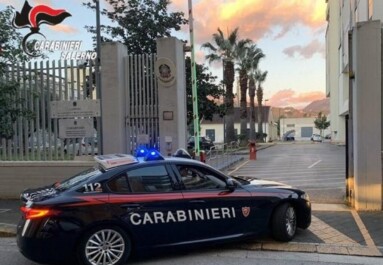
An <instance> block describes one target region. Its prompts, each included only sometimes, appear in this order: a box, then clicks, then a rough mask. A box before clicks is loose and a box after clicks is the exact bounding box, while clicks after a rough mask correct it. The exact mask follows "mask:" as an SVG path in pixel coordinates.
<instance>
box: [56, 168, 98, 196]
mask: <svg viewBox="0 0 383 265" xmlns="http://www.w3.org/2000/svg"><path fill="white" fill-rule="evenodd" d="M100 174H102V172H101V171H100V170H99V169H98V168H96V167H94V168H90V169H87V170H85V171H83V172H81V173H79V174H77V175H75V176H73V177H71V178H69V179H67V180H65V181H63V182H61V183H56V184H55V188H56V190H59V191H64V190H68V189H71V188H73V187H75V186H77V185H78V184H80V183H83V182H85V181H87V180H89V179H91V178H93V177H96V176H99V175H100Z"/></svg>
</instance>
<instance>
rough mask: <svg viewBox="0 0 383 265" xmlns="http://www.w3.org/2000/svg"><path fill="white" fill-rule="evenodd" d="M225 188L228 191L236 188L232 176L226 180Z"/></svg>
mask: <svg viewBox="0 0 383 265" xmlns="http://www.w3.org/2000/svg"><path fill="white" fill-rule="evenodd" d="M226 188H227V189H228V190H229V191H235V189H236V188H237V183H235V182H234V180H233V179H232V178H229V179H227V180H226Z"/></svg>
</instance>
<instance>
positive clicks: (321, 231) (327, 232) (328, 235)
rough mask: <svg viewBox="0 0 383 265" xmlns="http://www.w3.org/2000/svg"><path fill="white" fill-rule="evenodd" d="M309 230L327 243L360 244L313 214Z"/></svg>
mask: <svg viewBox="0 0 383 265" xmlns="http://www.w3.org/2000/svg"><path fill="white" fill-rule="evenodd" d="M311 218H312V219H311V220H312V223H311V225H310V228H309V230H310V231H311V232H312V233H313V234H315V235H316V236H317V237H318V238H320V239H321V240H322V241H323V242H325V243H327V244H342V245H344V244H347V245H360V244H358V243H357V242H356V241H355V240H353V239H351V238H349V237H348V236H346V235H345V234H343V233H341V232H339V231H338V230H336V229H335V228H333V227H331V226H329V225H328V224H326V223H325V222H323V221H322V220H320V219H319V218H317V217H315V216H314V215H312V216H311Z"/></svg>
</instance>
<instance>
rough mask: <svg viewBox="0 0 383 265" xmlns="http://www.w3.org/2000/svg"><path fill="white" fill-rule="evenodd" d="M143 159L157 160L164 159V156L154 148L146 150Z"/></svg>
mask: <svg viewBox="0 0 383 265" xmlns="http://www.w3.org/2000/svg"><path fill="white" fill-rule="evenodd" d="M144 160H145V161H157V160H165V158H164V157H163V156H162V155H161V153H160V152H158V151H157V150H155V149H152V150H150V151H148V153H147V154H146V156H145V159H144Z"/></svg>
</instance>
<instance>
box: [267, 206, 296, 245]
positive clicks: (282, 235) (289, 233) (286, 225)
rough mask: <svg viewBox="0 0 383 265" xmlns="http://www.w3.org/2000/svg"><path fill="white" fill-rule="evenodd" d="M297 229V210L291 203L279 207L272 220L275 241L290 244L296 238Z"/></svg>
mask: <svg viewBox="0 0 383 265" xmlns="http://www.w3.org/2000/svg"><path fill="white" fill-rule="evenodd" d="M296 229H297V214H296V211H295V208H294V207H293V206H292V205H291V204H289V203H284V204H282V205H280V206H278V207H277V208H276V209H275V211H274V214H273V217H272V220H271V230H272V235H273V237H274V239H276V240H278V241H282V242H288V241H290V240H292V239H293V238H294V236H295V232H296Z"/></svg>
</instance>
